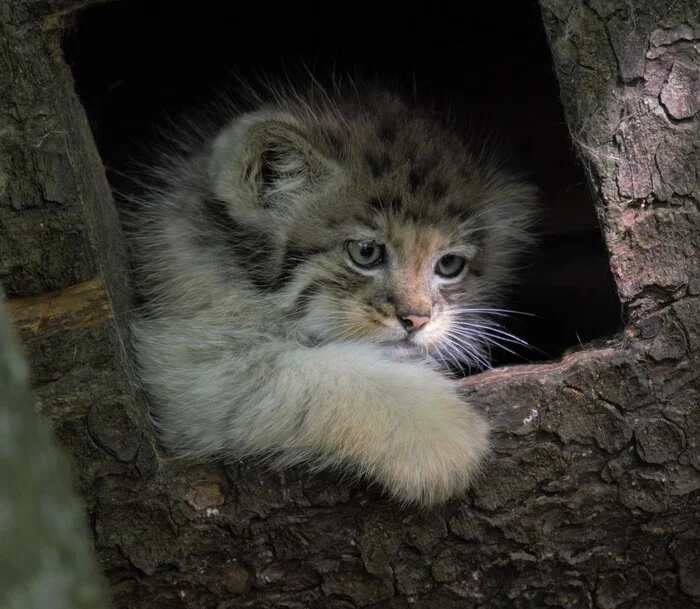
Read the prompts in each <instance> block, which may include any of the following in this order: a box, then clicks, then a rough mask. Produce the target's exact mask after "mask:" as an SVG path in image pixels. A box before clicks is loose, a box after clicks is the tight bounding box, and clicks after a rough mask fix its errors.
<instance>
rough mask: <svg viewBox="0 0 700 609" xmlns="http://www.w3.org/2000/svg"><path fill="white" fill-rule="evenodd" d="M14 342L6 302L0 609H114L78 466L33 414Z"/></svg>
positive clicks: (0, 370)
mask: <svg viewBox="0 0 700 609" xmlns="http://www.w3.org/2000/svg"><path fill="white" fill-rule="evenodd" d="M0 294H1V292H0ZM12 334H13V333H12V332H11V330H10V326H9V323H8V319H7V312H6V311H5V307H4V306H3V303H2V302H0V445H1V446H2V449H1V450H0V471H1V472H2V477H1V478H0V514H2V517H1V518H0V607H3V608H4V609H100V608H106V607H107V606H108V601H107V598H108V597H107V594H106V587H105V585H104V584H105V582H104V581H103V578H102V575H101V574H100V572H99V570H98V567H97V562H96V560H95V556H94V552H93V549H92V540H91V539H90V538H89V536H88V529H87V527H86V523H85V519H84V513H83V507H82V503H81V501H80V499H79V498H78V496H77V494H76V493H75V491H74V490H73V488H72V476H71V469H70V465H69V463H68V460H67V459H66V457H65V455H64V454H62V453H61V452H59V450H58V449H57V447H56V446H55V443H54V439H53V437H52V434H51V431H50V429H49V428H48V426H47V425H46V422H45V421H41V420H40V418H39V417H38V416H37V414H36V413H35V412H34V410H33V407H32V397H31V394H30V392H29V371H28V368H27V365H26V363H25V362H24V361H23V359H22V357H21V355H20V352H19V349H18V347H17V344H16V342H15V337H14V336H13V335H12Z"/></svg>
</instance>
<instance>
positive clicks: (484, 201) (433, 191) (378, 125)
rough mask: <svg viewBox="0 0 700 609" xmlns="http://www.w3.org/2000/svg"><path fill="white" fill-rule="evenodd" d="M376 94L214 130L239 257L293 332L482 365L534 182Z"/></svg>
mask: <svg viewBox="0 0 700 609" xmlns="http://www.w3.org/2000/svg"><path fill="white" fill-rule="evenodd" d="M382 104H383V105H382ZM380 106H381V107H380V108H379V109H372V110H368V111H366V112H362V111H359V112H358V111H355V112H356V113H355V114H352V115H351V116H344V117H343V116H342V112H341V110H340V109H336V110H335V112H336V114H333V113H330V114H329V113H328V112H327V113H326V114H325V115H324V113H323V111H321V110H322V109H321V110H319V111H318V112H316V113H310V114H303V113H302V114H301V115H300V116H299V115H297V116H295V115H294V114H293V112H292V113H289V114H282V115H280V114H278V113H275V114H273V115H264V114H262V115H258V116H252V117H247V118H245V119H242V120H239V121H238V122H237V123H235V124H234V125H233V126H232V128H231V130H230V132H229V133H224V135H223V136H221V137H220V138H219V140H218V141H217V143H216V144H215V154H214V162H213V164H212V169H211V175H212V177H213V182H214V186H213V190H214V194H215V195H216V196H217V197H218V198H219V199H221V200H223V201H226V202H227V203H228V204H229V209H228V212H229V214H230V215H231V216H232V217H233V219H234V222H235V226H236V227H237V228H236V230H238V231H239V241H247V240H249V241H250V243H245V244H244V245H245V247H238V248H237V250H238V251H239V253H238V254H236V255H237V256H238V257H239V264H241V268H242V270H243V271H244V272H245V274H246V275H247V277H248V278H249V279H250V281H251V284H253V285H255V286H257V287H258V288H259V289H260V290H261V298H262V299H265V300H266V302H268V303H272V306H274V307H275V308H276V310H277V313H276V318H277V319H276V320H274V323H278V324H280V325H281V326H282V328H283V331H284V332H285V333H287V334H288V335H290V336H291V337H293V338H295V339H296V340H299V341H301V342H302V343H304V344H307V345H317V344H323V343H327V342H337V341H355V342H358V341H359V342H368V343H374V344H379V345H382V346H385V347H386V348H387V349H390V350H391V351H392V352H393V353H394V354H395V355H396V356H398V357H421V356H422V357H426V356H429V357H431V358H433V359H435V360H436V361H438V362H440V361H444V362H445V363H458V362H466V363H467V364H468V365H470V366H471V365H475V366H482V365H486V364H487V362H488V356H487V351H488V347H489V345H490V344H493V343H494V342H497V341H498V340H499V338H504V335H503V334H501V332H502V331H501V330H500V329H498V327H497V325H495V324H494V323H493V322H492V321H489V315H488V310H489V309H493V307H494V306H497V304H498V302H499V300H500V298H501V296H502V293H503V290H504V287H505V286H506V285H507V284H508V283H509V282H510V280H511V279H512V273H513V269H514V266H515V262H516V257H517V256H518V254H520V253H521V250H522V249H523V246H524V244H526V243H527V242H528V239H529V237H528V235H527V231H526V228H527V225H528V224H529V222H530V219H531V217H532V210H533V203H534V198H535V193H534V189H533V188H532V187H531V186H530V185H528V184H527V183H524V182H521V181H520V180H519V179H517V178H516V177H513V176H511V175H509V174H507V173H505V172H502V171H500V170H499V169H498V168H497V167H496V166H495V164H494V163H493V162H491V161H489V160H482V159H477V158H476V157H475V156H474V155H473V154H472V153H471V152H470V151H469V150H468V148H467V147H466V146H464V145H463V144H462V143H461V142H460V141H459V140H458V139H457V138H456V137H455V136H454V134H452V133H451V132H450V131H449V130H446V129H444V128H443V127H441V126H438V125H437V124H435V123H433V122H432V121H430V120H427V119H426V118H425V117H423V116H416V115H414V114H412V113H410V112H409V111H408V110H407V109H406V108H405V107H404V106H403V105H401V104H399V103H397V102H396V100H394V99H393V98H392V99H389V100H388V101H381V100H380ZM326 110H327V109H326ZM339 117H340V118H339ZM341 119H342V120H341ZM232 158H233V159H234V160H236V161H237V162H234V163H231V159H232ZM239 245H240V244H239ZM234 249H236V248H234ZM251 252H253V255H252V256H251V254H250V253H251ZM271 323H272V320H271Z"/></svg>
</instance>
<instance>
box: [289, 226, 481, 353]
mask: <svg viewBox="0 0 700 609" xmlns="http://www.w3.org/2000/svg"><path fill="white" fill-rule="evenodd" d="M370 217H372V216H371V212H368V218H370ZM346 235H347V238H345V239H342V238H341V235H340V234H338V236H337V237H336V244H335V247H331V248H330V249H329V250H328V251H326V252H324V253H323V254H319V255H317V256H315V257H313V258H311V259H309V261H308V262H307V265H306V269H305V273H306V274H307V276H308V277H309V278H311V277H313V279H310V281H309V283H308V284H307V285H306V286H305V287H304V288H302V292H301V293H300V296H299V298H298V299H297V300H296V301H295V307H296V308H297V311H300V312H301V318H300V319H299V320H298V321H297V322H296V331H297V333H298V336H299V337H300V338H301V339H302V341H303V342H305V343H311V344H315V343H324V342H334V341H340V340H344V341H361V342H371V343H375V344H380V345H382V346H385V347H387V348H389V349H391V350H392V351H393V352H394V353H395V354H396V355H397V356H401V357H412V356H427V355H431V356H436V357H438V358H439V357H441V356H442V357H445V358H446V360H447V361H455V360H461V361H470V362H473V363H478V362H479V359H480V358H482V357H483V355H484V354H483V353H482V345H480V344H478V343H479V341H477V340H475V337H476V335H477V334H478V328H477V327H471V328H470V327H469V326H468V325H466V324H467V323H468V322H467V321H466V319H467V317H468V314H467V312H466V309H469V308H471V309H477V308H483V306H484V305H485V304H487V301H488V298H487V296H488V294H487V291H488V290H487V289H486V287H487V286H486V285H484V282H483V278H482V277H481V269H480V268H479V260H478V254H479V246H478V245H477V244H478V243H480V240H479V239H478V238H477V233H476V231H469V230H465V229H462V230H451V231H450V230H449V229H448V228H447V226H420V225H418V224H417V223H415V222H411V221H406V220H405V219H404V221H401V219H400V218H396V217H392V216H388V217H387V216H382V215H378V216H375V217H374V218H373V221H371V222H369V221H368V222H366V223H362V222H357V221H356V222H355V225H354V226H353V225H352V224H351V225H350V226H348V227H347V228H346ZM475 313H477V312H476V311H475ZM473 317H474V316H473ZM470 336H471V340H469V339H470ZM465 341H468V342H469V343H470V345H469V346H467V345H466V344H465ZM470 351H471V353H470Z"/></svg>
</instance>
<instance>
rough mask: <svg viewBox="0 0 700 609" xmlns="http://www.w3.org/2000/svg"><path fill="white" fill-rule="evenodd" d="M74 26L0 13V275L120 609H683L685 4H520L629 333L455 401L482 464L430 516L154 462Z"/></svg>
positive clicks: (690, 149) (699, 439) (697, 159)
mask: <svg viewBox="0 0 700 609" xmlns="http://www.w3.org/2000/svg"><path fill="white" fill-rule="evenodd" d="M83 4H85V2H80V3H78V2H72V3H71V2H69V1H68V0H61V1H55V0H44V2H41V3H38V2H29V1H26V0H25V1H20V2H16V3H15V4H13V7H14V8H13V9H12V10H9V9H7V8H6V7H5V9H4V10H2V11H0V17H1V18H2V19H3V25H2V28H3V34H4V36H5V40H6V42H5V45H4V47H3V48H2V52H1V53H0V83H8V82H11V83H12V86H11V87H5V88H1V87H0V152H1V153H2V154H0V176H1V177H4V178H5V179H3V180H0V184H5V187H4V189H0V197H2V198H1V199H0V223H1V224H0V228H2V231H1V232H0V261H1V262H0V265H1V266H0V278H1V279H2V281H3V282H4V283H5V285H6V287H7V290H8V294H9V296H11V298H10V299H9V301H8V302H9V306H10V309H11V312H12V314H13V316H14V318H15V320H16V323H17V326H18V328H19V331H20V333H21V335H22V338H23V342H24V345H25V347H26V350H27V353H28V355H29V359H30V362H31V364H32V368H33V373H32V378H33V384H34V391H35V395H36V397H37V401H38V404H39V409H40V411H41V412H42V414H43V415H44V417H45V418H46V419H47V420H49V421H51V423H52V425H53V427H54V430H55V434H56V436H57V437H58V439H59V441H60V442H61V444H62V445H63V446H64V447H66V448H67V449H68V451H69V452H70V453H71V454H72V456H73V461H74V465H75V470H76V474H77V477H78V483H77V486H78V489H79V491H80V493H81V494H82V496H83V498H84V500H85V502H86V505H87V508H88V513H89V521H90V525H91V527H92V530H93V532H94V536H95V543H96V546H97V549H98V552H99V556H100V561H101V565H102V568H103V570H104V572H105V573H106V575H107V577H108V579H109V581H110V583H111V592H112V596H113V601H114V605H115V606H116V607H120V608H121V607H123V608H127V607H128V608H136V607H155V608H176V607H202V608H204V607H218V608H220V609H226V608H233V607H243V606H244V607H254V608H263V607H271V608H272V607H289V608H300V609H301V608H306V607H310V608H321V607H331V608H337V609H340V608H347V609H350V608H354V607H392V608H403V607H417V608H420V607H438V606H439V607H441V608H443V609H449V608H451V607H454V608H460V609H462V608H468V607H494V608H498V607H503V608H506V607H507V608H512V607H523V608H524V607H533V608H541V607H590V608H593V607H596V608H600V609H611V608H621V609H652V608H661V607H663V608H664V609H671V608H678V609H687V608H689V607H700V566H699V565H700V372H699V370H700V331H699V329H700V207H699V201H700V187H699V185H698V175H699V174H700V151H699V150H698V145H699V143H700V137H698V135H699V134H700V115H699V114H698V110H699V109H700V94H699V91H700V76H699V75H700V60H699V57H700V52H699V48H700V14H699V11H700V9H699V8H698V5H697V2H696V1H695V0H678V1H676V2H658V1H653V0H638V1H637V2H635V3H629V2H626V1H624V2H623V1H622V0H610V1H606V2H603V1H602V0H588V1H587V2H582V1H580V0H578V1H577V0H541V6H542V13H543V17H544V22H545V27H546V29H547V32H548V35H549V39H550V43H551V47H552V52H553V57H554V65H555V68H556V70H557V74H558V76H559V79H560V83H561V93H562V101H563V104H564V107H565V109H566V114H567V118H568V121H569V124H570V127H571V132H572V135H573V137H574V140H575V142H576V143H577V145H578V147H579V150H580V153H581V157H582V158H583V159H584V162H585V163H586V165H587V168H588V172H589V177H590V184H591V187H592V188H593V189H594V191H595V192H596V195H597V199H598V212H599V216H600V220H601V225H602V227H603V231H604V236H605V239H606V243H607V247H608V250H609V252H610V260H611V266H612V269H613V272H614V274H615V277H616V281H617V286H618V291H619V295H620V299H621V301H622V303H623V305H624V306H625V309H626V311H627V312H628V314H629V323H628V327H627V329H626V331H625V334H624V336H621V337H619V338H618V339H616V340H613V341H610V342H609V344H605V345H603V346H598V347H595V348H588V349H582V350H580V351H578V352H575V353H571V354H569V355H568V356H566V357H565V358H564V359H563V360H562V361H561V362H557V363H553V364H545V365H530V366H517V367H506V368H499V369H497V370H494V371H492V372H489V373H486V374H480V375H477V376H474V377H471V378H469V379H467V380H465V381H464V384H463V385H464V391H465V392H466V393H467V394H468V395H469V397H470V399H471V400H473V401H474V402H475V403H477V404H479V405H481V406H482V407H483V409H484V411H485V412H486V413H487V414H488V416H489V418H490V419H491V420H492V422H493V425H494V428H495V434H494V455H493V457H492V459H491V461H490V464H489V466H488V468H487V470H486V473H485V475H484V476H483V478H482V479H481V481H480V483H479V484H478V485H477V486H476V488H474V490H473V491H472V492H471V493H470V494H469V496H467V497H465V498H463V499H461V500H456V501H454V502H452V503H450V504H449V505H447V506H444V507H442V508H439V509H435V510H432V511H428V512H418V511H415V510H411V509H400V508H398V507H397V506H396V505H394V504H393V503H391V502H389V501H387V500H386V499H384V498H382V497H381V495H380V494H379V492H378V490H377V489H373V488H367V486H366V485H364V484H355V485H352V484H349V483H347V482H342V481H341V482H339V481H338V480H337V479H336V478H334V477H333V476H332V475H330V474H323V475H317V476H313V477H312V476H310V475H309V474H308V473H307V472H306V471H305V470H304V469H303V468H299V469H290V470H286V471H284V472H281V473H274V472H269V471H267V470H265V469H264V468H262V467H259V466H256V465H254V464H250V463H235V464H221V463H217V464H211V463H195V462H191V461H184V460H179V459H175V458H173V457H172V456H171V455H168V454H164V453H163V452H162V451H161V449H160V448H159V447H158V445H157V443H156V441H155V439H154V437H153V433H152V429H151V427H150V426H149V423H148V421H147V418H146V417H145V415H144V409H143V407H142V405H141V404H140V402H139V400H138V398H137V397H136V398H135V397H134V396H133V395H132V393H131V391H130V388H129V387H130V386H129V380H128V379H129V374H128V365H127V364H126V363H127V362H128V350H125V349H123V348H122V345H123V344H127V341H126V339H125V340H120V338H119V336H120V334H119V333H120V330H121V331H122V332H123V327H122V326H123V323H122V321H123V318H124V314H125V312H126V311H127V307H128V303H129V292H128V288H127V284H126V282H125V280H124V273H123V259H124V256H123V245H122V242H121V236H120V233H119V228H118V224H117V222H116V216H115V213H114V209H113V205H112V201H111V197H110V194H109V189H108V186H107V184H106V181H105V178H104V172H103V169H102V167H101V165H100V161H99V158H98V156H97V153H96V151H95V147H94V144H93V142H92V139H91V137H90V134H89V130H88V127H87V123H86V120H85V117H84V114H83V111H82V108H81V107H80V104H79V102H78V100H77V98H76V96H75V94H74V92H73V91H72V85H71V80H70V74H69V72H68V70H67V68H66V67H65V65H64V64H63V62H62V59H61V57H60V53H59V51H58V49H59V45H58V35H59V32H58V30H57V28H56V25H57V24H58V23H59V21H58V18H57V16H56V15H58V14H59V13H60V14H65V13H67V12H68V11H69V10H70V9H71V8H75V7H77V6H78V5H83ZM37 7H39V8H37ZM47 24H49V26H52V24H53V26H52V27H47ZM68 236H70V240H68ZM8 261H9V262H8ZM107 294H109V298H108V297H107ZM122 335H123V336H124V337H126V335H125V334H122ZM125 355H126V357H125Z"/></svg>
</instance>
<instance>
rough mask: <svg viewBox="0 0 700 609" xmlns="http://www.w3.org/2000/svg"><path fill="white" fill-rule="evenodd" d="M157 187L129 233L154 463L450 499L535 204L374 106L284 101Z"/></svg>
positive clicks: (408, 115)
mask: <svg viewBox="0 0 700 609" xmlns="http://www.w3.org/2000/svg"><path fill="white" fill-rule="evenodd" d="M273 97H274V99H275V101H274V102H271V103H261V104H260V105H259V106H258V107H257V109H255V110H253V111H249V112H244V113H240V114H238V115H235V116H233V117H232V118H231V119H230V121H229V122H228V124H226V126H225V127H223V128H222V129H220V130H219V131H218V132H217V133H215V134H214V136H213V137H211V138H208V139H207V138H204V141H201V142H200V144H199V145H198V146H197V147H195V149H194V150H193V151H192V152H191V153H189V154H184V155H181V156H180V157H178V158H173V157H172V155H171V157H170V158H169V160H168V161H166V162H165V163H164V165H163V166H162V167H161V168H160V169H159V170H158V172H157V173H158V176H159V178H160V186H157V187H154V188H153V189H152V191H151V193H150V195H148V196H147V197H145V198H144V200H143V201H141V206H140V210H139V211H138V216H137V217H138V222H137V223H136V224H137V226H136V227H135V229H134V232H135V235H134V244H135V251H136V259H137V273H136V277H137V283H138V289H139V290H140V292H141V294H142V295H143V296H144V298H145V302H146V304H145V305H144V307H143V308H142V310H141V312H140V314H139V316H138V319H136V321H135V322H134V326H133V337H134V345H135V353H136V356H137V361H138V367H139V369H140V379H141V382H142V383H143V386H144V388H145V390H146V392H147V394H148V395H149V397H150V402H151V403H152V411H153V415H154V419H155V421H156V424H157V426H158V427H159V431H160V434H161V438H162V440H163V442H164V443H165V444H166V445H167V446H168V447H170V448H172V449H174V450H177V451H179V452H180V453H184V454H185V455H190V456H194V457H227V456H228V457H243V456H256V457H260V458H264V459H266V460H267V461H268V462H269V463H272V464H273V465H275V466H286V465H290V464H296V463H299V462H306V463H309V464H310V465H311V466H312V467H315V468H328V467H331V468H341V469H343V470H344V471H346V472H351V473H355V474H360V475H363V476H367V477H368V478H369V479H371V480H374V481H377V482H379V483H380V484H381V485H382V486H383V487H384V488H385V489H386V490H387V491H388V492H389V493H390V494H391V495H392V496H393V497H395V498H396V499H398V500H400V501H403V502H408V503H421V504H424V505H425V504H432V503H435V502H439V501H442V500H445V499H447V498H449V497H451V496H453V495H455V494H457V493H459V492H460V491H463V490H464V489H465V488H466V487H467V486H468V485H469V483H470V481H471V480H472V479H473V478H474V476H475V474H476V473H477V472H478V470H479V466H480V464H481V462H482V460H483V458H484V456H485V455H486V453H487V450H488V431H489V426H488V424H487V422H486V421H485V419H484V418H483V417H482V415H481V414H479V412H478V411H477V410H476V409H475V408H474V407H473V406H471V405H470V404H469V403H468V402H466V401H464V399H463V398H461V397H460V395H459V393H458V387H457V384H456V381H455V380H454V378H453V377H452V376H450V374H449V370H450V369H451V368H454V367H455V366H456V367H459V366H465V364H466V365H467V366H470V367H475V366H476V367H481V366H483V365H484V364H485V363H486V361H487V355H488V349H489V346H490V344H491V343H492V342H493V341H494V340H497V339H498V338H499V337H502V336H505V335H504V334H501V332H502V331H501V330H499V328H498V325H497V324H496V323H495V321H494V320H493V319H492V317H491V316H490V312H496V313H497V310H494V307H497V306H499V304H498V303H499V302H500V300H501V297H502V295H503V293H504V290H505V288H506V287H507V286H508V284H509V283H510V282H511V280H512V275H513V273H514V268H515V264H516V263H517V259H518V256H519V254H520V253H521V251H523V249H524V248H525V246H526V245H527V244H528V243H529V237H528V232H527V228H528V226H529V224H530V222H531V218H532V215H533V209H534V207H535V189H534V188H533V187H532V186H530V185H529V184H527V183H525V182H523V181H521V180H520V178H518V177H517V176H515V175H513V174H510V173H507V172H506V171H504V170H502V169H501V168H500V167H499V165H498V163H497V162H496V161H495V160H494V158H493V157H491V156H489V155H488V154H486V153H484V152H483V149H482V148H481V146H479V147H478V148H476V149H475V148H473V147H472V145H470V144H468V143H465V142H463V141H461V140H460V138H459V137H458V136H457V135H456V134H455V133H454V132H453V131H451V130H450V129H449V128H447V127H446V126H443V125H442V124H440V123H439V122H437V121H436V120H435V119H434V118H433V117H432V116H431V115H430V114H428V113H425V112H421V111H419V110H417V109H415V108H412V107H410V106H408V105H407V104H405V103H404V102H403V101H401V100H400V99H399V98H397V97H395V96H393V95H391V94H387V93H384V92H381V91H377V90H372V91H368V92H366V93H353V94H352V95H349V96H344V95H340V94H337V95H336V94H334V93H323V92H321V93H319V91H318V90H315V91H314V94H313V95H311V96H307V97H305V96H302V95H289V96H285V94H280V93H277V94H276V95H274V96H273Z"/></svg>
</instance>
